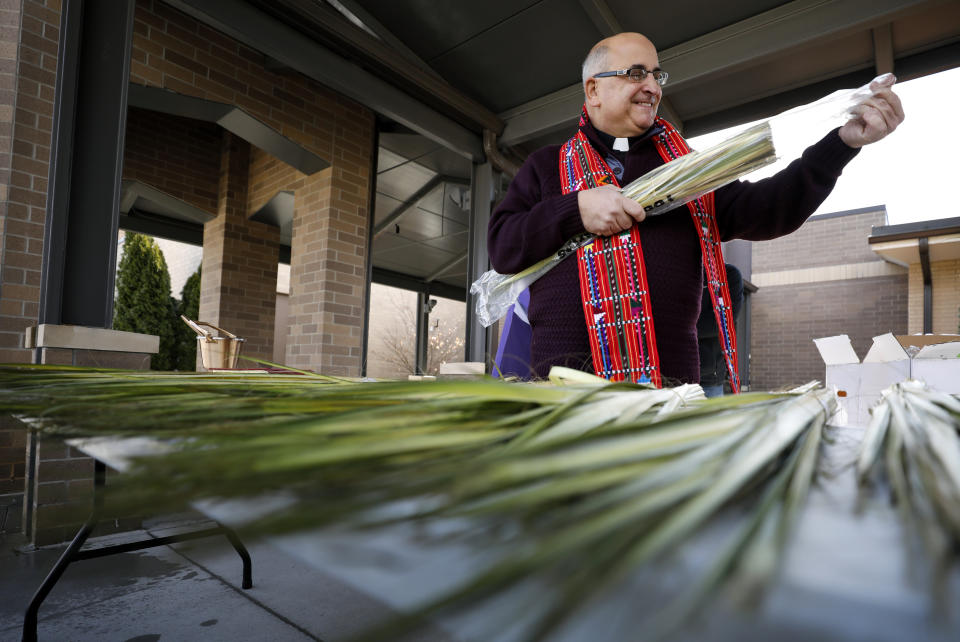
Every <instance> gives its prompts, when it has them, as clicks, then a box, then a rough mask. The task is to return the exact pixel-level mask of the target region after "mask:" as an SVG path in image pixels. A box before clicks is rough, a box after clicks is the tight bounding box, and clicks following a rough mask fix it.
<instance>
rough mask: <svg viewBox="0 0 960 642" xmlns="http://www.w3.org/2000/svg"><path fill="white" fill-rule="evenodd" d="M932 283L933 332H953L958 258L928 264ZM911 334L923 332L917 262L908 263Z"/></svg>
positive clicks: (959, 291)
mask: <svg viewBox="0 0 960 642" xmlns="http://www.w3.org/2000/svg"><path fill="white" fill-rule="evenodd" d="M930 277H931V280H932V283H933V328H932V329H933V332H934V333H935V334H957V333H958V332H960V330H958V328H957V326H958V324H960V318H958V314H960V260H953V261H935V262H932V263H931V264H930ZM908 331H909V332H910V333H911V334H914V333H919V332H923V271H922V270H921V268H920V264H919V263H914V264H913V265H911V266H910V322H909V324H908Z"/></svg>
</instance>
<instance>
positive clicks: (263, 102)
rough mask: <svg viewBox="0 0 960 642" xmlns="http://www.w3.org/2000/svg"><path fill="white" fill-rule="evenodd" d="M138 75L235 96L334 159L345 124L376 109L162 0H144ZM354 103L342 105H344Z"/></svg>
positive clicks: (178, 87)
mask: <svg viewBox="0 0 960 642" xmlns="http://www.w3.org/2000/svg"><path fill="white" fill-rule="evenodd" d="M131 56H132V59H131V63H130V80H131V81H132V82H135V83H139V84H142V85H147V86H150V87H162V88H164V89H169V90H171V91H175V92H177V93H180V94H184V95H188V96H196V97H198V98H204V99H207V100H213V101H217V102H222V103H228V104H232V105H236V106H237V107H240V108H241V109H243V110H244V111H246V112H247V113H248V114H250V115H251V116H253V117H254V118H256V119H257V120H260V121H261V122H263V123H265V124H267V125H269V126H270V127H272V128H273V129H275V130H277V131H279V132H280V133H281V134H283V135H284V136H286V137H287V138H290V139H291V140H293V141H295V142H297V143H298V144H300V145H302V146H303V147H305V148H306V149H308V150H309V151H311V152H313V153H315V154H317V155H319V156H320V157H322V158H325V159H327V160H332V159H333V158H334V156H335V154H334V149H335V146H336V138H337V136H336V132H337V128H338V126H340V127H343V126H344V125H346V126H347V127H348V128H349V127H350V123H351V122H352V121H354V120H355V119H356V118H357V115H358V114H357V113H358V112H361V113H366V114H367V115H368V116H369V111H368V110H367V109H366V108H365V107H362V106H360V105H357V104H356V103H353V102H351V101H348V100H346V99H344V98H342V97H341V96H339V95H337V94H336V93H334V92H332V91H330V90H329V89H327V88H325V87H323V86H321V85H318V84H317V83H315V82H313V81H311V80H310V79H308V78H306V77H305V76H302V75H300V74H298V73H293V72H282V73H281V72H276V71H270V70H268V69H266V67H265V66H264V56H263V54H261V53H259V52H257V51H255V50H253V49H250V48H249V47H245V46H243V45H241V44H240V43H238V42H237V41H236V40H233V39H232V38H230V37H229V36H226V35H224V34H222V33H220V32H219V31H215V30H213V29H211V28H209V27H207V26H206V25H203V24H201V23H200V22H198V21H196V20H194V19H193V18H191V17H190V16H187V15H186V14H183V13H181V12H179V11H177V10H176V9H173V8H172V7H169V6H168V5H165V4H163V3H162V2H159V1H156V0H143V1H140V2H137V8H136V13H135V15H134V25H133V49H132V52H131ZM338 106H339V107H346V109H338V108H337V107H338Z"/></svg>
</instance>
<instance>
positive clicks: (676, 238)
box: [487, 124, 858, 383]
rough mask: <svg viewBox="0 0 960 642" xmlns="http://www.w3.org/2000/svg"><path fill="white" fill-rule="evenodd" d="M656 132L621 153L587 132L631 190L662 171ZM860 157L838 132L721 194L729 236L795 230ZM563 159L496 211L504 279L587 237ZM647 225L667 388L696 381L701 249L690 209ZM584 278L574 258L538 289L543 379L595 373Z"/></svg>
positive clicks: (643, 226) (538, 160)
mask: <svg viewBox="0 0 960 642" xmlns="http://www.w3.org/2000/svg"><path fill="white" fill-rule="evenodd" d="M656 129H658V128H657V126H654V128H653V129H651V130H650V131H648V132H647V133H646V134H644V135H643V136H638V137H636V138H631V139H630V150H629V151H628V152H614V151H612V149H611V146H612V144H613V137H611V136H608V135H607V134H604V133H602V132H598V131H597V130H595V129H593V127H592V126H591V125H590V124H587V125H586V126H585V128H584V133H585V134H586V135H587V137H588V138H589V139H590V142H591V144H592V145H593V146H594V149H596V150H597V152H598V153H599V154H600V155H601V156H602V157H604V158H607V157H610V156H615V157H617V158H618V160H619V161H620V162H621V163H622V165H623V168H624V171H623V177H622V178H621V179H620V184H621V185H626V184H627V183H629V182H630V181H632V180H634V179H636V178H638V177H639V176H642V175H643V174H646V173H647V172H649V171H650V170H651V169H654V168H655V167H657V166H659V165H662V164H663V160H662V159H661V158H660V155H659V154H658V153H657V150H656V147H655V145H654V142H653V141H652V139H651V137H652V135H653V134H654V133H657V132H656V131H654V130H656ZM857 151H858V150H855V149H852V148H850V147H848V146H847V145H846V144H845V143H844V142H843V141H842V140H841V139H840V137H839V135H838V134H837V130H834V131H832V132H831V133H829V134H827V135H826V136H825V137H824V138H823V139H822V140H820V141H819V142H818V143H816V144H815V145H813V146H811V147H809V148H807V150H806V151H805V152H804V153H803V155H802V157H801V158H799V159H797V160H795V161H793V162H792V163H791V164H790V165H789V166H788V167H787V168H786V169H784V170H783V171H781V172H779V173H777V174H776V175H774V176H771V177H769V178H765V179H763V180H760V181H757V182H756V183H750V182H745V181H736V182H734V183H731V184H730V185H727V186H725V187H721V188H720V189H718V190H716V192H715V195H716V212H717V225H718V226H719V228H720V236H721V239H722V240H724V241H726V240H730V239H735V238H740V239H747V240H751V241H763V240H769V239H773V238H776V237H778V236H783V235H785V234H789V233H790V232H793V231H794V230H796V229H797V228H799V227H800V226H801V225H802V224H803V222H804V221H805V220H806V219H807V217H808V216H810V215H811V214H812V213H813V212H814V211H815V210H816V209H817V207H819V205H820V203H822V202H823V201H824V199H825V198H826V197H827V195H828V194H829V193H830V191H831V190H832V189H833V186H834V184H835V183H836V180H837V177H839V176H840V172H841V171H842V170H843V167H844V166H845V165H846V164H847V163H848V162H849V161H850V160H851V159H852V158H853V157H854V156H855V155H856V153H857ZM559 158H560V146H559V145H551V146H547V147H543V148H541V149H539V150H537V151H536V152H534V153H533V154H531V155H530V157H529V158H527V161H526V163H524V165H523V167H522V168H521V169H520V172H519V173H518V174H517V176H516V177H515V178H514V179H513V182H512V183H511V184H510V189H509V190H508V191H507V195H506V197H505V198H504V199H503V201H502V202H501V203H500V205H499V206H497V208H496V210H495V211H494V212H493V215H492V216H491V218H490V227H489V230H488V235H487V247H488V251H489V254H490V262H491V264H492V265H493V268H494V269H495V270H496V271H497V272H500V273H502V274H512V273H515V272H519V271H520V270H523V269H524V268H527V267H529V266H530V265H532V264H534V263H536V262H537V261H539V260H541V259H543V258H546V257H547V256H549V255H551V254H553V253H554V252H555V251H556V250H557V249H558V248H559V247H560V246H561V245H562V244H563V243H564V242H565V241H566V240H568V239H569V238H570V237H572V236H574V235H576V234H579V233H581V232H583V231H584V228H583V222H582V221H581V219H580V211H579V209H578V207H577V195H576V193H572V194H566V195H564V194H562V193H561V189H560V162H559ZM639 225H640V234H641V238H642V244H643V259H644V263H645V264H646V270H647V279H648V281H649V284H650V299H651V305H652V307H653V317H654V329H655V331H656V336H657V351H658V352H659V355H660V368H661V373H662V374H663V376H664V379H665V381H667V382H671V380H677V381H682V382H691V383H696V382H698V381H699V379H700V356H699V352H698V348H697V328H696V324H697V317H698V316H699V315H700V298H701V292H702V289H703V279H702V268H701V254H700V242H699V239H698V237H697V232H696V229H695V228H694V225H693V222H692V219H691V216H690V212H689V210H688V209H687V208H686V207H679V208H677V209H674V210H672V211H670V212H667V213H666V214H662V215H659V216H654V217H650V218H648V219H647V220H645V221H643V222H642V223H640V224H639ZM578 279H579V277H578V274H577V262H576V259H573V258H567V259H565V260H564V261H562V262H561V263H560V264H559V265H557V266H555V267H554V268H553V269H552V270H550V271H549V272H548V273H547V274H545V275H544V276H542V277H540V279H538V280H537V281H536V282H535V283H534V284H533V285H532V286H530V307H529V309H528V310H527V314H528V317H529V319H530V324H531V326H532V329H533V337H532V339H531V349H530V351H531V354H530V362H531V365H532V369H533V372H534V373H535V374H536V375H537V376H539V377H545V376H546V375H547V373H548V372H549V370H550V366H553V365H563V366H567V367H571V368H577V369H580V370H586V371H588V372H593V361H592V359H591V357H590V343H589V340H588V338H587V329H586V324H585V322H584V317H583V304H582V302H581V300H580V289H579V285H578Z"/></svg>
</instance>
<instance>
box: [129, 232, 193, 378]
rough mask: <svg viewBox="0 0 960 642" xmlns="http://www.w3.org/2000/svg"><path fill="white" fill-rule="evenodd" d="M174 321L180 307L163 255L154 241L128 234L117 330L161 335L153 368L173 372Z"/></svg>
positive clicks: (175, 360)
mask: <svg viewBox="0 0 960 642" xmlns="http://www.w3.org/2000/svg"><path fill="white" fill-rule="evenodd" d="M175 319H177V305H176V301H175V300H174V299H173V298H172V297H171V296H170V273H169V272H168V271H167V262H166V261H165V260H164V258H163V252H161V251H160V248H159V247H158V246H157V244H156V242H155V241H154V240H153V239H152V238H151V237H149V236H145V235H143V234H134V233H129V232H128V233H127V235H126V238H125V239H124V241H123V254H122V256H121V257H120V267H119V269H118V270H117V300H116V304H115V306H114V314H113V328H114V330H126V331H128V332H139V333H142V334H155V335H158V336H159V337H160V352H158V353H157V354H155V355H153V357H152V358H151V360H150V368H151V369H153V370H173V369H174V368H175V367H176V366H177V361H178V358H177V352H178V340H177V328H176V326H175V325H174V320H175ZM177 323H181V322H180V321H177ZM181 325H182V323H181Z"/></svg>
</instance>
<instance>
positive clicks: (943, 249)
mask: <svg viewBox="0 0 960 642" xmlns="http://www.w3.org/2000/svg"><path fill="white" fill-rule="evenodd" d="M922 239H925V240H926V246H927V250H926V251H927V252H928V253H929V260H930V261H931V262H933V263H936V262H939V261H956V260H960V218H950V219H943V220H935V221H920V222H917V223H906V224H903V225H884V226H879V227H875V228H873V232H872V233H871V235H870V238H869V239H867V240H868V242H869V243H870V249H872V250H873V251H874V252H876V253H877V254H878V255H880V256H881V257H883V258H884V259H886V260H887V261H890V262H891V263H895V264H897V265H902V266H904V267H909V266H910V265H911V264H917V263H920V262H921V256H920V252H921V248H920V245H921V240H922Z"/></svg>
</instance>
